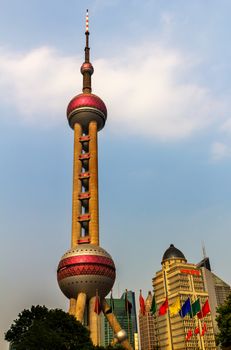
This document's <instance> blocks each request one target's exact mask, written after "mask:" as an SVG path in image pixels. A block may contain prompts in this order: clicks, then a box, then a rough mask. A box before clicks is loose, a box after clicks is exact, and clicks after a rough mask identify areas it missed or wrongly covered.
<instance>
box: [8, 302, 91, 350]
mask: <svg viewBox="0 0 231 350" xmlns="http://www.w3.org/2000/svg"><path fill="white" fill-rule="evenodd" d="M5 340H7V341H9V342H10V343H12V344H13V345H14V349H15V350H93V349H94V347H93V345H92V342H91V340H90V337H89V331H88V330H87V329H86V328H85V327H83V326H82V324H81V323H80V322H78V321H76V319H75V318H74V317H73V316H70V315H69V314H67V313H66V312H64V311H62V310H59V309H55V310H48V309H47V308H46V307H45V306H32V307H31V309H30V310H24V311H22V312H21V313H20V314H19V316H18V319H17V320H15V321H14V323H13V324H12V325H11V327H10V329H9V330H8V332H6V334H5Z"/></svg>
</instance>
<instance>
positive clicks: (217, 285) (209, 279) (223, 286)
mask: <svg viewBox="0 0 231 350" xmlns="http://www.w3.org/2000/svg"><path fill="white" fill-rule="evenodd" d="M197 266H198V267H199V268H200V269H201V271H202V274H203V278H204V281H205V289H206V291H207V292H208V295H209V301H210V308H211V315H212V321H213V326H214V331H215V333H217V332H218V328H217V322H216V309H217V307H218V306H220V305H222V304H224V302H225V300H226V298H227V297H228V296H229V294H230V293H231V287H230V285H228V283H226V282H225V281H223V280H222V279H221V278H220V277H218V276H217V275H215V273H213V272H212V271H211V265H210V260H209V258H208V257H205V258H204V259H203V260H202V261H200V262H199V264H197Z"/></svg>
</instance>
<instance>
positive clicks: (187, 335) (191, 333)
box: [186, 329, 193, 341]
mask: <svg viewBox="0 0 231 350" xmlns="http://www.w3.org/2000/svg"><path fill="white" fill-rule="evenodd" d="M192 335H193V332H192V331H191V329H189V330H188V332H187V334H186V341H189V339H190V338H191V337H192Z"/></svg>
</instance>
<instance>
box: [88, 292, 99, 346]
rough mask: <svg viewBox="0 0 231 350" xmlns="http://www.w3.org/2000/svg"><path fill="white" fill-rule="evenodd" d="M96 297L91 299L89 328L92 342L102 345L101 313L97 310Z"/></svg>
mask: <svg viewBox="0 0 231 350" xmlns="http://www.w3.org/2000/svg"><path fill="white" fill-rule="evenodd" d="M95 303H96V297H93V298H91V299H90V300H89V309H88V310H89V329H90V336H91V340H92V343H93V344H94V345H100V322H99V315H98V314H97V313H96V312H95Z"/></svg>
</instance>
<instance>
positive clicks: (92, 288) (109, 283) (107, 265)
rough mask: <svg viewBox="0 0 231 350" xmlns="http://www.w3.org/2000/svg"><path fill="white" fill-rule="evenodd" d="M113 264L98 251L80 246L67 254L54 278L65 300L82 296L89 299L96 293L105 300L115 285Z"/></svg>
mask: <svg viewBox="0 0 231 350" xmlns="http://www.w3.org/2000/svg"><path fill="white" fill-rule="evenodd" d="M115 273H116V271H115V264H114V262H113V260H112V258H111V256H110V255H109V254H108V253H107V252H106V251H105V250H104V249H103V248H101V247H98V246H95V245H93V244H80V245H78V246H77V247H76V248H74V249H70V250H68V251H67V252H66V253H65V254H64V255H63V257H62V258H61V260H60V263H59V266H58V270H57V278H58V283H59V287H60V289H61V290H62V292H63V293H64V294H65V295H66V297H67V298H69V299H70V298H76V297H77V295H78V293H80V292H83V293H86V294H87V297H88V298H91V297H93V296H95V295H96V293H98V295H99V296H100V297H102V298H103V297H105V296H106V295H107V294H108V293H109V292H110V290H111V289H112V287H113V284H114V281H115Z"/></svg>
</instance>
